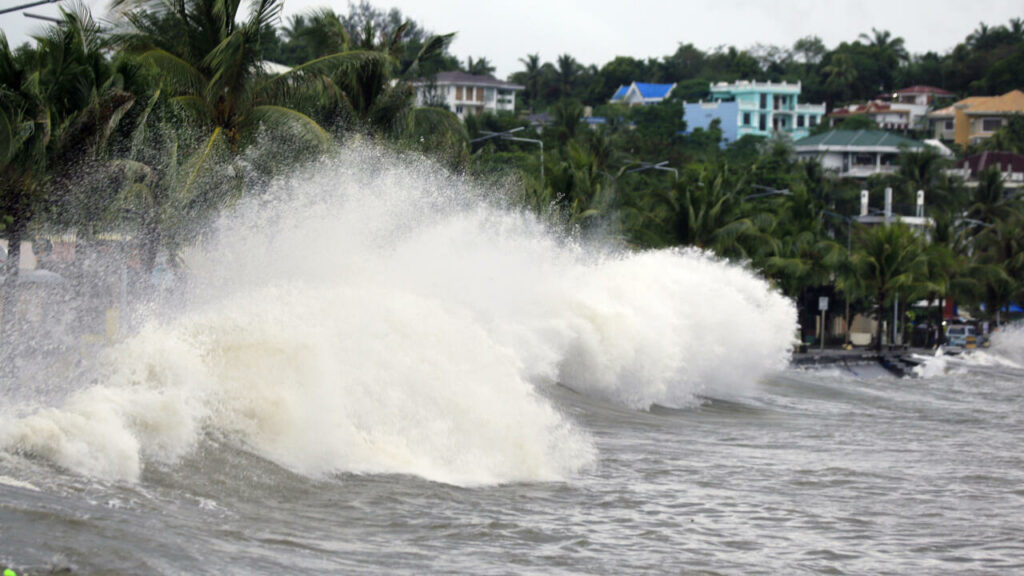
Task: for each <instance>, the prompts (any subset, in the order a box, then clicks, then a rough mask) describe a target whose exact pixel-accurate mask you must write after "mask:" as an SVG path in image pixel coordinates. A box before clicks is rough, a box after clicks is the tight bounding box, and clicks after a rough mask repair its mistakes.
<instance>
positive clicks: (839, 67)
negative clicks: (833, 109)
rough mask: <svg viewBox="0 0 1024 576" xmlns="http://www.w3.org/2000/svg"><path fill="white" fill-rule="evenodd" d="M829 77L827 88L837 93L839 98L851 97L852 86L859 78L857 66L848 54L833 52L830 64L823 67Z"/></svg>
mask: <svg viewBox="0 0 1024 576" xmlns="http://www.w3.org/2000/svg"><path fill="white" fill-rule="evenodd" d="M821 71H822V73H824V74H825V75H826V76H827V78H826V80H825V88H826V89H828V90H829V91H830V92H832V93H833V94H835V95H838V98H836V99H837V100H840V101H845V100H847V99H849V95H850V88H851V87H852V86H853V83H854V82H855V81H856V80H857V67H856V65H855V64H854V62H853V59H852V58H851V57H850V56H849V55H848V54H842V53H838V54H833V55H832V57H831V58H830V59H829V63H828V66H825V67H824V68H822V69H821Z"/></svg>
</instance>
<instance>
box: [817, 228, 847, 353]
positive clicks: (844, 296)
mask: <svg viewBox="0 0 1024 576" xmlns="http://www.w3.org/2000/svg"><path fill="white" fill-rule="evenodd" d="M821 213H822V215H825V214H827V215H829V216H835V217H836V218H841V219H843V220H845V221H846V259H847V260H849V259H850V238H851V236H852V234H851V231H852V230H851V228H852V226H853V218H850V217H849V216H843V215H842V214H839V213H838V212H832V211H831V210H822V211H821ZM843 300H845V301H846V330H845V332H846V336H845V338H844V340H846V346H847V347H849V346H850V295H849V294H843Z"/></svg>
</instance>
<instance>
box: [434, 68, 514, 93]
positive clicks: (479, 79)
mask: <svg viewBox="0 0 1024 576" xmlns="http://www.w3.org/2000/svg"><path fill="white" fill-rule="evenodd" d="M435 81H436V82H437V83H438V84H463V85H473V86H494V87H495V88H507V89H509V90H522V89H523V86H521V85H519V84H510V83H508V82H502V81H501V80H498V79H496V78H494V77H492V76H478V75H476V74H470V73H468V72H463V71H461V70H453V71H451V72H438V73H437V76H436V77H435ZM420 82H425V80H420Z"/></svg>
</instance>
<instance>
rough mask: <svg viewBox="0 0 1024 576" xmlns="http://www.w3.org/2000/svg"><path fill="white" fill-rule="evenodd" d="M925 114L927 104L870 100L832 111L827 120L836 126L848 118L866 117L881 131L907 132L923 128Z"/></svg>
mask: <svg viewBox="0 0 1024 576" xmlns="http://www.w3.org/2000/svg"><path fill="white" fill-rule="evenodd" d="M927 113H928V105H927V104H913V103H901V102H882V101H879V100H872V101H870V102H868V103H867V104H851V105H849V106H845V107H843V108H838V109H836V110H833V111H832V113H831V114H829V115H828V118H829V121H830V122H831V124H830V125H831V126H836V125H837V124H838V123H840V122H842V121H843V120H845V119H847V118H849V117H850V116H867V117H868V118H871V119H872V120H873V121H874V122H875V124H876V125H878V127H879V128H881V129H882V130H896V131H900V132H908V131H910V130H913V129H916V128H918V127H923V126H922V124H923V122H924V118H925V115H926V114H927Z"/></svg>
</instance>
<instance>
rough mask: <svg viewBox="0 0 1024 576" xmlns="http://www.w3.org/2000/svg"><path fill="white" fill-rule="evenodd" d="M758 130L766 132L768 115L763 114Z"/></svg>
mask: <svg viewBox="0 0 1024 576" xmlns="http://www.w3.org/2000/svg"><path fill="white" fill-rule="evenodd" d="M757 129H758V130H760V131H762V132H764V131H765V130H767V129H768V115H767V114H761V119H760V120H759V121H758V123H757Z"/></svg>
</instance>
